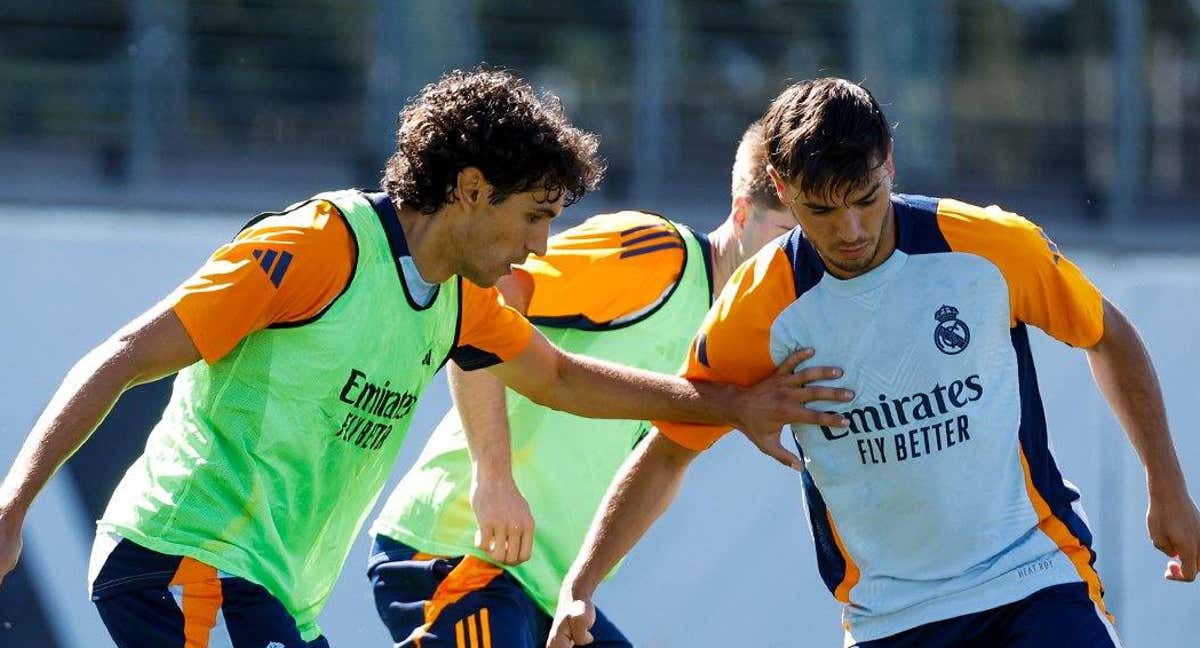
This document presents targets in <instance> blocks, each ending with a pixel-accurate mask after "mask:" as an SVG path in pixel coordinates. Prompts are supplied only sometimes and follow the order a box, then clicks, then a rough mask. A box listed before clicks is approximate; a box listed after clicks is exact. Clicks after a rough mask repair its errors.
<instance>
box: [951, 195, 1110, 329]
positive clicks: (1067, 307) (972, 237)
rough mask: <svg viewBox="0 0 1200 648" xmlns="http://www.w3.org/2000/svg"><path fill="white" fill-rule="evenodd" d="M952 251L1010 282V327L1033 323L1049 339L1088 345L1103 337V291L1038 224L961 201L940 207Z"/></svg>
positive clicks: (998, 210) (1002, 211)
mask: <svg viewBox="0 0 1200 648" xmlns="http://www.w3.org/2000/svg"><path fill="white" fill-rule="evenodd" d="M938 227H939V228H940V229H941V231H942V235H943V236H944V237H945V238H946V242H947V243H949V244H950V249H951V250H954V251H955V252H967V253H970V254H976V255H979V256H981V257H983V258H985V259H988V260H989V261H991V262H992V263H994V264H995V265H996V267H997V268H999V269H1000V273H1001V274H1002V275H1003V276H1004V279H1005V281H1006V282H1007V283H1008V293H1009V306H1010V308H1009V313H1010V320H1011V321H1010V325H1012V326H1015V325H1016V323H1017V322H1025V323H1027V324H1032V325H1034V326H1036V327H1038V328H1040V329H1042V330H1043V331H1045V332H1046V333H1047V334H1048V335H1050V336H1051V337H1054V338H1056V339H1058V340H1060V341H1062V342H1065V343H1067V344H1070V345H1072V346H1077V347H1090V346H1092V345H1094V344H1096V342H1098V341H1099V340H1100V337H1101V335H1102V334H1103V333H1104V307H1103V297H1102V296H1101V294H1100V291H1099V290H1097V289H1096V287H1095V286H1094V285H1093V284H1092V282H1091V281H1089V280H1088V278H1087V276H1086V275H1084V274H1083V271H1082V270H1080V269H1079V267H1078V266H1076V265H1075V264H1074V263H1072V262H1071V261H1070V259H1067V258H1066V257H1065V256H1063V255H1062V253H1061V252H1060V251H1059V249H1058V246H1057V245H1056V244H1055V243H1054V241H1052V240H1050V237H1048V236H1046V234H1045V233H1044V232H1043V231H1042V229H1041V228H1040V227H1038V226H1037V225H1035V224H1034V223H1032V222H1030V221H1028V220H1026V219H1025V218H1022V217H1021V216H1018V215H1017V214H1013V213H1009V212H1006V211H1004V210H1002V209H1000V208H999V207H996V206H991V207H988V208H986V209H985V208H981V207H975V206H973V205H968V204H966V203H962V202H959V201H957V200H949V199H943V200H942V201H941V202H940V203H939V204H938Z"/></svg>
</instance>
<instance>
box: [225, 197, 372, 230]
mask: <svg viewBox="0 0 1200 648" xmlns="http://www.w3.org/2000/svg"><path fill="white" fill-rule="evenodd" d="M310 233H317V234H321V233H325V234H331V235H333V234H339V233H345V234H348V233H349V227H348V225H347V224H346V219H345V217H344V216H343V215H342V213H341V211H340V210H339V209H338V208H337V206H336V205H334V204H333V203H332V202H330V201H328V200H322V199H313V200H308V201H305V202H301V203H297V204H295V205H292V206H290V207H288V208H287V209H285V210H283V211H280V212H268V213H265V214H260V215H259V216H257V217H256V218H254V219H252V220H251V221H250V222H249V223H247V224H246V226H245V227H244V228H242V231H241V232H240V233H239V234H238V237H237V238H239V239H242V238H247V237H254V236H262V235H281V236H289V235H290V236H291V237H303V236H305V235H307V234H310Z"/></svg>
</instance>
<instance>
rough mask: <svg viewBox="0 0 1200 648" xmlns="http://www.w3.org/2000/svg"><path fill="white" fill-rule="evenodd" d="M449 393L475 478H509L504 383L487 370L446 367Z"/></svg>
mask: <svg viewBox="0 0 1200 648" xmlns="http://www.w3.org/2000/svg"><path fill="white" fill-rule="evenodd" d="M447 379H448V381H449V383H450V395H451V397H453V399H454V406H455V409H457V410H458V416H459V420H460V421H461V422H462V425H463V432H464V434H465V435H466V438H467V447H468V449H469V450H470V452H471V465H472V469H473V472H474V478H475V479H476V480H479V479H480V478H485V479H492V478H505V479H511V478H512V449H511V448H512V446H511V444H510V441H509V427H508V412H507V406H506V402H505V392H504V383H502V382H500V380H499V379H497V378H496V377H494V376H492V375H491V374H490V373H489V372H487V371H463V370H461V369H459V368H458V367H457V366H455V365H453V364H451V365H450V367H449V368H448V370H447Z"/></svg>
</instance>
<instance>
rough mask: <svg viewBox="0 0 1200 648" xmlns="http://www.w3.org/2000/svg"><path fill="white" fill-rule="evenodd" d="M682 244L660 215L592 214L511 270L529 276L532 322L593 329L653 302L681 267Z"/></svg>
mask: <svg viewBox="0 0 1200 648" xmlns="http://www.w3.org/2000/svg"><path fill="white" fill-rule="evenodd" d="M684 259H685V254H684V242H683V239H682V238H681V236H680V234H679V232H677V231H676V230H675V227H674V226H673V225H671V224H670V223H669V222H668V221H667V220H666V219H665V218H663V217H661V216H658V215H655V214H648V213H643V212H635V211H623V212H617V213H614V214H601V215H598V216H593V217H591V218H589V219H587V220H586V221H584V222H583V223H581V224H579V225H577V226H575V227H572V228H571V229H569V230H566V231H565V232H562V233H560V234H557V235H555V236H553V237H551V238H550V242H549V245H548V246H547V249H546V254H544V255H540V256H534V257H530V259H529V260H528V261H526V262H525V263H523V264H521V265H520V266H518V267H517V268H516V269H515V271H516V272H522V273H525V274H526V275H528V276H529V277H530V279H532V285H533V293H532V295H531V297H530V302H529V307H528V310H527V312H526V314H527V315H528V317H529V319H530V320H531V321H532V322H533V323H535V324H546V325H551V326H569V327H573V328H585V329H593V328H600V327H603V326H607V325H610V324H614V323H620V321H622V320H624V319H628V318H630V317H631V316H636V315H637V314H639V313H642V312H644V311H646V310H647V309H649V308H651V307H653V306H654V305H656V304H658V303H659V302H660V301H661V300H662V299H664V298H665V297H666V296H667V294H668V293H669V291H670V290H671V288H672V287H673V286H674V285H675V283H676V282H677V281H678V280H679V277H680V275H681V273H682V272H683V264H684Z"/></svg>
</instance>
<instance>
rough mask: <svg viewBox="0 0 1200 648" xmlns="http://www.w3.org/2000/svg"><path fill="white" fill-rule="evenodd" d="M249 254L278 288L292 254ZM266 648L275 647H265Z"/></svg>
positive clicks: (253, 252) (264, 251) (258, 252)
mask: <svg viewBox="0 0 1200 648" xmlns="http://www.w3.org/2000/svg"><path fill="white" fill-rule="evenodd" d="M250 254H252V255H254V258H255V259H256V260H257V261H258V265H259V267H260V268H262V271H263V272H265V273H267V276H268V277H269V278H270V279H271V283H272V284H273V285H274V286H275V287H276V288H278V287H279V282H281V281H283V275H285V274H287V270H288V266H289V265H291V263H292V253H291V252H284V253H283V254H280V253H278V252H276V251H275V250H254V251H252V252H251V253H250ZM267 648H275V647H274V646H267ZM280 648H282V646H281V647H280Z"/></svg>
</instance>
